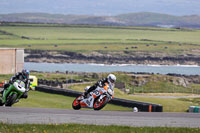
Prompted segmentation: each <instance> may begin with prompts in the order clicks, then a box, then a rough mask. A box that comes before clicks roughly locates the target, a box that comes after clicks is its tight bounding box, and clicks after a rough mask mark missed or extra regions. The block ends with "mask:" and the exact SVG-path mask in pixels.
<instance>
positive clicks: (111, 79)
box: [83, 74, 117, 98]
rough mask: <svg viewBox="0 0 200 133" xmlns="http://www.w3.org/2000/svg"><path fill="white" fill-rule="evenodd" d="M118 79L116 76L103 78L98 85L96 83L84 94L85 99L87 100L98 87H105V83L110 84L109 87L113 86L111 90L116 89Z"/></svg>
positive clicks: (110, 75) (111, 75)
mask: <svg viewBox="0 0 200 133" xmlns="http://www.w3.org/2000/svg"><path fill="white" fill-rule="evenodd" d="M116 79H117V78H116V76H115V75H114V74H109V75H108V76H107V77H106V78H102V79H101V80H99V81H98V82H97V83H95V84H94V85H93V86H91V87H90V88H88V90H86V92H84V94H83V96H84V98H86V97H87V95H88V94H89V93H90V92H91V91H93V90H95V89H96V88H97V87H98V86H99V87H103V86H104V85H105V83H108V84H109V86H111V88H114V84H115V81H116Z"/></svg>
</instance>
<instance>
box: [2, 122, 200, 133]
mask: <svg viewBox="0 0 200 133" xmlns="http://www.w3.org/2000/svg"><path fill="white" fill-rule="evenodd" d="M0 131H1V133H38V132H39V133H72V132H73V133H86V132H87V133H199V132H200V128H169V127H128V126H113V125H111V126H97V125H82V124H47V125H44V124H23V125H22V124H4V123H1V124H0Z"/></svg>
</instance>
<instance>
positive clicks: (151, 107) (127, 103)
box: [35, 85, 163, 112]
mask: <svg viewBox="0 0 200 133" xmlns="http://www.w3.org/2000/svg"><path fill="white" fill-rule="evenodd" d="M35 90H36V91H42V92H46V93H52V94H60V95H64V96H71V97H77V96H79V95H81V94H82V92H78V91H73V90H67V89H61V88H53V87H48V86H42V85H41V86H37V87H36V89H35ZM109 103H110V104H114V105H120V106H124V107H129V108H134V107H137V108H138V110H139V111H142V112H162V111H163V107H162V106H161V105H159V104H152V103H145V102H139V101H132V100H126V99H121V98H113V99H112V100H111V101H110V102H109Z"/></svg>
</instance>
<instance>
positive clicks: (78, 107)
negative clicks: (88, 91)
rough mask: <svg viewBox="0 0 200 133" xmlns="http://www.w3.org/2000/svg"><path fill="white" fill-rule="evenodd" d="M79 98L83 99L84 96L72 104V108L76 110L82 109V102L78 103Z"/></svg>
mask: <svg viewBox="0 0 200 133" xmlns="http://www.w3.org/2000/svg"><path fill="white" fill-rule="evenodd" d="M79 97H82V96H78V97H77V98H76V99H75V100H74V101H73V103H72V107H73V109H75V110H79V109H80V108H81V105H80V101H78V98H79Z"/></svg>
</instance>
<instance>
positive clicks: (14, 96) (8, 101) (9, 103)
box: [5, 93, 17, 107]
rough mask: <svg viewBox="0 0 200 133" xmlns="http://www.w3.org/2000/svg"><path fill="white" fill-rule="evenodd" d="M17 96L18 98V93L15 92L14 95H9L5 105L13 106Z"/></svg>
mask: <svg viewBox="0 0 200 133" xmlns="http://www.w3.org/2000/svg"><path fill="white" fill-rule="evenodd" d="M16 98H17V94H15V93H13V95H12V96H8V98H7V101H6V103H5V106H10V107H11V106H12V105H13V104H14V103H15V100H16Z"/></svg>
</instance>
